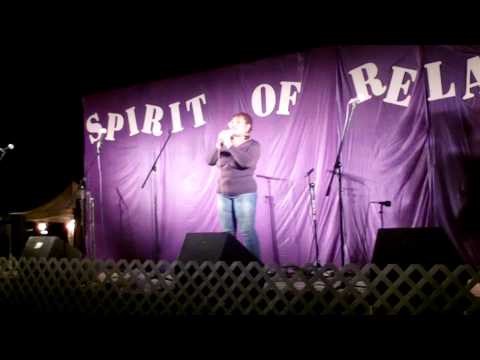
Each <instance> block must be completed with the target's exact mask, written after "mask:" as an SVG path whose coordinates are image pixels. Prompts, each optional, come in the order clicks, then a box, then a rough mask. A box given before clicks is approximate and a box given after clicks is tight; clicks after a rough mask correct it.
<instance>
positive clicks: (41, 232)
mask: <svg viewBox="0 0 480 360" xmlns="http://www.w3.org/2000/svg"><path fill="white" fill-rule="evenodd" d="M40 234H42V235H48V231H47V230H40Z"/></svg>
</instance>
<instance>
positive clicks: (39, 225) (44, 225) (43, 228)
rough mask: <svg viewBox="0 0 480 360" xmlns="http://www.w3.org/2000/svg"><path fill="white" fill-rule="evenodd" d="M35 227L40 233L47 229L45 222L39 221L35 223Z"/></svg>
mask: <svg viewBox="0 0 480 360" xmlns="http://www.w3.org/2000/svg"><path fill="white" fill-rule="evenodd" d="M37 229H38V231H40V234H43V231H46V230H47V223H45V222H40V223H38V224H37Z"/></svg>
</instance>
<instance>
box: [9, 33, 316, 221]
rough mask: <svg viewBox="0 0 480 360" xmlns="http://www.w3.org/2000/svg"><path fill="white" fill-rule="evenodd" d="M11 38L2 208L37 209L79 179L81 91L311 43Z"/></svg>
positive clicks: (43, 35)
mask: <svg viewBox="0 0 480 360" xmlns="http://www.w3.org/2000/svg"><path fill="white" fill-rule="evenodd" d="M52 34H53V35H52ZM9 40H10V44H9V52H10V54H12V55H13V56H10V57H9V58H8V62H7V63H6V64H5V65H3V74H4V79H7V80H6V81H4V82H3V89H4V98H3V99H4V102H3V110H4V111H3V112H2V113H3V116H2V119H1V120H0V147H2V148H3V147H6V146H7V145H8V144H9V143H12V144H14V145H15V149H14V150H12V151H8V152H7V153H6V156H5V157H4V159H3V160H2V161H1V162H0V171H1V174H2V176H1V177H0V198H1V201H0V213H6V212H12V211H23V210H28V209H31V208H34V207H36V206H39V205H41V204H43V203H45V202H47V201H48V200H50V199H52V198H53V197H54V196H55V195H57V194H59V193H60V192H61V191H62V190H63V189H64V188H65V187H66V186H67V185H68V184H69V183H70V182H71V181H72V180H76V181H78V180H79V179H81V177H82V174H83V113H82V104H81V99H82V96H84V95H88V94H91V93H95V92H101V91H108V90H110V89H115V88H121V87H125V86H129V85H132V84H138V83H142V82H147V81H151V80H158V79H162V78H169V77H170V78H171V77H175V76H179V75H184V74H189V73H195V72H198V71H205V70H208V69H214V68H218V67H222V66H228V65H231V64H236V63H243V62H249V61H255V60H257V59H261V58H265V57H270V56H276V55H281V54H286V53H291V52H295V51H301V50H305V49H307V48H309V47H315V46H306V45H300V44H291V43H283V44H282V45H272V44H268V46H265V44H258V43H247V41H246V39H243V40H242V39H238V38H237V39H232V41H231V42H230V43H223V44H222V43H221V42H219V39H215V41H210V42H206V43H203V42H198V43H192V44H189V45H188V46H185V41H184V40H185V39H181V37H180V35H178V36H177V37H171V36H170V37H169V38H168V41H163V38H162V37H161V36H155V37H152V36H151V35H149V36H143V37H139V35H138V33H134V34H130V35H129V36H121V35H120V34H108V33H107V34H105V32H103V33H95V32H91V33H80V34H76V36H72V37H68V39H65V37H62V36H61V35H59V34H58V33H57V32H53V33H52V32H48V31H41V30H40V31H38V32H36V33H35V32H31V33H28V34H27V35H18V36H16V37H14V38H13V37H12V38H11V39H9Z"/></svg>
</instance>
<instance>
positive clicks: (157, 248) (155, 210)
mask: <svg viewBox="0 0 480 360" xmlns="http://www.w3.org/2000/svg"><path fill="white" fill-rule="evenodd" d="M171 136H172V133H171V132H169V133H168V137H167V140H165V143H164V144H163V146H162V148H161V149H160V152H159V153H158V155H157V157H156V158H155V160H154V161H153V164H152V167H151V168H150V171H149V172H148V174H147V176H146V178H145V180H144V181H143V184H142V186H141V189H143V188H144V187H145V185H146V184H147V181H148V179H149V178H150V176H151V175H152V173H153V172H156V171H157V162H158V159H160V156H161V155H162V153H163V151H164V150H165V147H166V146H167V143H168V141H169V140H170V137H171ZM153 201H154V203H153V216H154V224H155V247H154V253H155V254H154V257H155V261H158V260H159V258H160V246H159V244H158V237H159V230H158V208H157V202H158V194H157V188H156V187H155V188H154V194H153Z"/></svg>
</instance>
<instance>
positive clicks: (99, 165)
mask: <svg viewBox="0 0 480 360" xmlns="http://www.w3.org/2000/svg"><path fill="white" fill-rule="evenodd" d="M104 136H106V135H105V133H102V134H101V135H100V139H99V140H98V142H97V168H98V197H99V207H100V231H101V238H103V234H104V232H105V225H104V216H103V213H104V209H103V174H102V160H101V153H102V151H101V149H102V145H103V140H104ZM92 200H93V199H92ZM91 208H92V211H95V203H94V202H93V203H92V206H91ZM92 215H93V219H95V214H94V213H93V214H92ZM94 229H95V227H94V228H93V230H94ZM96 250H97V244H96V236H95V234H94V236H93V238H92V257H93V259H95V258H96V255H97V254H96V252H97V251H96Z"/></svg>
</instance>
